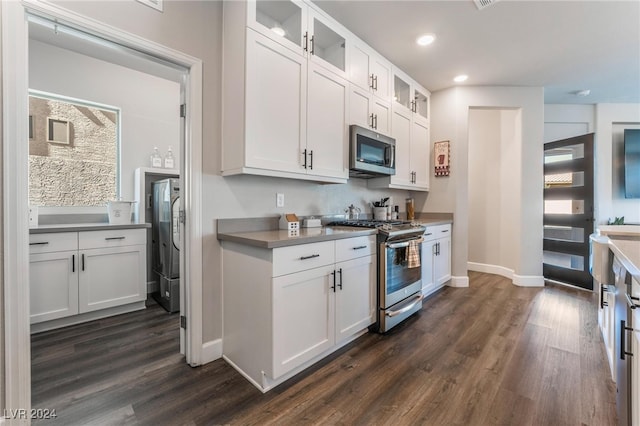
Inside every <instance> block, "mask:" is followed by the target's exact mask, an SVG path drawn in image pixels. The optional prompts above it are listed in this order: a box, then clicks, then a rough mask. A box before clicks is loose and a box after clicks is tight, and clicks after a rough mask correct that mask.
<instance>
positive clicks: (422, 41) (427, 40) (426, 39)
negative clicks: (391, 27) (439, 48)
mask: <svg viewBox="0 0 640 426" xmlns="http://www.w3.org/2000/svg"><path fill="white" fill-rule="evenodd" d="M435 40H436V36H434V35H433V34H425V35H421V36H420V37H418V38H417V39H416V43H418V44H419V45H420V46H428V45H430V44H431V43H433V42H434V41H435Z"/></svg>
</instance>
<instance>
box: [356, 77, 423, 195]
mask: <svg viewBox="0 0 640 426" xmlns="http://www.w3.org/2000/svg"><path fill="white" fill-rule="evenodd" d="M393 89H394V95H393V99H394V100H393V102H392V103H391V132H390V134H391V136H392V137H393V138H394V139H395V140H396V174H395V175H394V176H390V177H380V178H374V179H369V180H368V182H367V185H368V186H369V187H370V188H394V189H408V190H413V191H428V190H429V171H430V156H431V141H430V133H429V96H430V93H429V92H428V91H427V90H425V89H424V88H423V87H421V86H420V85H419V84H418V83H416V82H415V81H413V80H412V79H411V78H409V76H407V75H406V74H404V73H402V72H401V71H399V70H397V69H394V72H393Z"/></svg>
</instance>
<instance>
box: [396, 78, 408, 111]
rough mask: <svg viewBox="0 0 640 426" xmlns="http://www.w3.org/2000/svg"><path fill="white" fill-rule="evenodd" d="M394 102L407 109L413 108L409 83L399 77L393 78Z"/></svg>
mask: <svg viewBox="0 0 640 426" xmlns="http://www.w3.org/2000/svg"><path fill="white" fill-rule="evenodd" d="M393 100H394V101H396V102H397V103H399V104H400V105H402V106H404V107H406V108H411V90H410V88H409V83H407V82H406V81H404V80H403V79H401V78H400V77H398V76H397V75H394V76H393Z"/></svg>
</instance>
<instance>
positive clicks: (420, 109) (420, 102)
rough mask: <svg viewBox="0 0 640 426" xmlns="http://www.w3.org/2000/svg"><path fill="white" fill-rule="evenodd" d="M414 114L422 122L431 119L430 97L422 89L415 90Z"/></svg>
mask: <svg viewBox="0 0 640 426" xmlns="http://www.w3.org/2000/svg"><path fill="white" fill-rule="evenodd" d="M413 112H414V113H415V114H416V115H417V118H418V119H420V120H425V121H426V120H428V119H429V97H428V96H427V95H426V94H425V93H423V92H422V90H421V89H417V88H416V89H414V90H413Z"/></svg>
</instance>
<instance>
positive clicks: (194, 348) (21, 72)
mask: <svg viewBox="0 0 640 426" xmlns="http://www.w3.org/2000/svg"><path fill="white" fill-rule="evenodd" d="M29 13H33V14H35V15H38V16H46V17H48V18H49V19H53V20H55V21H56V22H59V23H65V24H66V25H69V26H71V27H73V28H81V29H82V30H83V31H84V32H85V33H90V34H93V35H95V36H98V37H99V38H101V39H103V40H104V41H110V42H113V43H115V45H116V46H119V47H120V48H129V49H132V51H136V52H140V53H142V52H145V53H144V54H146V55H147V56H151V57H154V58H157V59H158V60H160V61H165V62H169V63H174V64H176V65H178V66H182V67H184V68H185V69H186V70H188V73H187V75H186V76H184V78H183V81H182V82H181V85H182V88H183V92H184V93H183V99H184V105H186V111H187V114H186V117H185V118H184V119H183V127H184V134H185V135H186V139H185V147H184V151H185V152H186V155H183V156H182V166H181V170H182V171H183V180H184V182H185V184H184V189H183V194H184V209H183V212H184V218H185V226H184V230H185V232H184V233H183V241H184V243H183V244H182V246H183V247H184V250H183V251H182V255H183V256H184V259H186V261H183V265H184V273H183V274H182V275H183V276H184V277H185V282H186V283H187V285H186V286H185V287H186V290H187V291H186V295H185V296H186V297H184V298H183V302H184V307H185V309H184V313H185V316H186V322H187V324H190V328H189V330H188V331H186V330H185V329H184V328H181V329H180V334H181V335H184V336H185V339H184V340H185V356H186V361H187V363H189V364H190V365H192V366H195V365H199V364H201V359H202V307H201V306H200V303H199V302H200V300H201V294H202V231H201V227H202V225H201V223H202V220H201V210H202V209H201V186H202V164H201V156H202V61H201V60H199V59H197V58H194V57H191V56H189V55H186V54H183V53H181V52H178V51H176V50H172V49H168V48H166V47H163V46H161V45H159V44H157V43H153V42H150V41H147V40H145V39H143V38H141V37H138V36H136V35H133V34H127V33H123V32H122V31H120V30H119V29H117V28H115V27H112V26H109V25H106V24H102V23H100V22H98V21H95V20H93V19H90V18H87V17H84V16H82V15H79V14H76V13H73V12H70V11H68V10H66V9H64V8H61V7H59V6H56V5H54V4H49V3H39V2H38V3H36V2H8V3H3V5H2V14H1V19H2V25H1V28H0V30H1V31H2V58H3V61H2V64H3V65H2V67H3V73H2V80H3V88H4V90H3V97H2V110H3V120H2V127H3V142H2V143H3V170H2V172H3V183H4V185H3V233H4V235H3V240H4V241H3V242H4V249H3V253H4V254H5V261H4V276H3V284H4V296H5V297H4V310H3V312H2V313H3V324H4V325H3V332H4V352H3V359H4V365H5V367H6V368H5V370H4V373H5V374H4V377H3V379H4V389H5V390H6V393H5V394H4V395H3V397H4V399H5V404H4V407H8V408H22V409H26V410H27V411H28V409H29V407H30V384H29V383H30V355H29V352H30V351H29V346H30V345H29V320H28V312H29V288H28V286H25V285H24V283H25V282H28V280H29V275H28V270H29V268H28V262H29V257H28V253H29V250H28V249H29V246H28V231H27V228H28V218H27V217H25V214H24V212H25V211H26V210H27V205H28V194H27V190H26V188H27V159H28V150H27V149H26V147H27V145H26V144H25V143H18V142H19V141H26V140H28V126H27V125H26V124H25V123H28V102H27V98H28V60H27V57H28V45H29V43H28V32H27V29H28V23H27V19H26V16H27V14H29Z"/></svg>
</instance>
